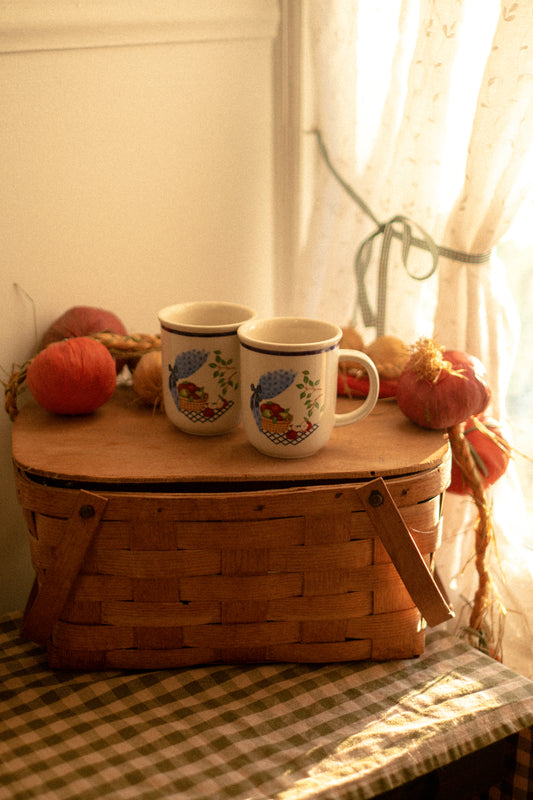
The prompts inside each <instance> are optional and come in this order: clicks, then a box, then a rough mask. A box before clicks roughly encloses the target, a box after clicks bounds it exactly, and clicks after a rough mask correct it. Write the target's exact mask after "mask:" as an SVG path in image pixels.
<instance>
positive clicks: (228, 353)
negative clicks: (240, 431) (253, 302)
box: [158, 300, 255, 436]
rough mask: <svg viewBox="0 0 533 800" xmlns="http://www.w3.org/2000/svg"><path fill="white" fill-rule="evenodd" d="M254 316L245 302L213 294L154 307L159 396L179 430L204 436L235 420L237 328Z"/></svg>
mask: <svg viewBox="0 0 533 800" xmlns="http://www.w3.org/2000/svg"><path fill="white" fill-rule="evenodd" d="M254 316H255V311H254V310H253V309H251V308H249V307H248V306H243V305H239V304H237V303H224V302H219V301H216V300H206V301H199V302H191V303H182V304H180V305H174V306H168V307H167V308H163V309H162V310H161V311H159V313H158V318H159V324H160V327H161V360H162V369H163V402H164V406H165V412H166V414H167V416H168V417H169V419H170V420H171V421H172V422H173V423H174V425H176V427H178V428H180V429H181V430H182V431H185V432H186V433H194V434H199V435H203V436H209V435H213V434H219V433H226V432H227V431H229V430H231V429H232V428H235V427H236V426H237V425H238V424H239V422H240V417H241V403H240V392H239V383H240V367H239V341H238V339H237V328H238V327H239V325H241V324H242V323H243V322H244V321H245V320H249V319H251V318H252V317H254Z"/></svg>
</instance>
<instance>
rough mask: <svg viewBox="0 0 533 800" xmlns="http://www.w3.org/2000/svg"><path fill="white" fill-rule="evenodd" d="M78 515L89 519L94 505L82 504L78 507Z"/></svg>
mask: <svg viewBox="0 0 533 800" xmlns="http://www.w3.org/2000/svg"><path fill="white" fill-rule="evenodd" d="M80 517H81V518H82V519H90V518H91V517H94V506H82V507H81V508H80Z"/></svg>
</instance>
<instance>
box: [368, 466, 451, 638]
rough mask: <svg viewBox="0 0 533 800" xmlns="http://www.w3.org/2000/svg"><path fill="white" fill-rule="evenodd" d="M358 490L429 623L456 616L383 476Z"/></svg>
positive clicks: (400, 573)
mask: <svg viewBox="0 0 533 800" xmlns="http://www.w3.org/2000/svg"><path fill="white" fill-rule="evenodd" d="M356 491H357V493H358V495H359V497H360V500H361V502H362V503H363V506H364V508H365V511H366V512H367V514H368V516H369V518H370V521H371V523H372V525H373V526H374V528H375V530H376V533H377V534H378V536H379V537H380V539H381V541H382V542H383V546H384V547H385V549H386V551H387V553H388V554H389V556H390V559H391V561H392V563H393V564H394V566H395V567H396V569H397V570H398V573H399V575H400V577H401V579H402V580H403V582H404V585H405V588H406V589H407V591H408V592H409V594H410V595H411V599H412V600H413V602H414V603H415V605H416V606H417V607H418V608H419V610H420V613H421V614H422V616H423V617H424V619H425V620H426V622H427V624H428V625H430V626H431V627H433V626H434V625H439V624H440V623H441V622H445V621H446V620H447V619H452V618H453V617H454V616H455V615H454V613H453V611H452V610H451V608H450V606H449V605H448V603H447V602H446V599H445V598H444V596H443V594H442V592H441V590H440V589H439V587H438V585H437V583H436V581H435V578H434V577H433V575H432V573H431V571H430V569H429V567H428V565H427V564H426V562H425V561H424V559H423V557H422V555H421V553H420V550H419V549H418V547H417V545H416V542H415V540H414V539H413V537H412V536H411V532H410V531H409V528H408V527H407V525H406V524H405V522H404V521H403V518H402V516H401V514H400V512H399V511H398V508H397V506H396V503H395V502H394V500H393V498H392V496H391V494H390V492H389V490H388V488H387V486H386V484H385V481H384V480H383V478H376V480H373V481H369V482H368V483H365V484H364V485H363V486H361V487H360V488H357V489H356Z"/></svg>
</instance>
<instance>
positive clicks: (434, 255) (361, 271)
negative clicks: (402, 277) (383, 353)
mask: <svg viewBox="0 0 533 800" xmlns="http://www.w3.org/2000/svg"><path fill="white" fill-rule="evenodd" d="M395 225H397V226H399V229H398V227H395ZM413 225H416V223H415V222H413V221H412V220H410V219H409V218H408V217H404V216H402V215H401V214H398V215H397V216H395V217H392V218H391V219H390V220H388V222H385V223H383V224H381V225H379V226H378V228H377V229H376V230H375V231H374V232H373V233H371V234H370V236H367V238H366V239H365V240H364V241H363V243H362V244H361V246H360V247H359V249H358V250H357V253H356V255H355V277H356V282H357V302H358V305H359V308H360V309H361V314H362V317H363V322H364V324H365V327H366V328H373V327H375V328H376V335H377V336H383V334H384V333H385V314H386V305H387V277H388V269H389V258H390V250H391V244H392V240H393V239H394V238H397V239H400V241H401V243H402V256H401V257H402V264H403V266H404V268H405V271H406V272H407V274H408V275H409V277H410V278H413V279H414V280H417V281H425V280H427V279H428V278H430V277H431V276H432V275H433V273H434V272H435V270H436V269H437V265H438V263H439V248H438V247H437V245H436V244H435V242H434V241H433V239H432V238H431V236H430V235H429V234H428V233H426V231H425V230H423V228H421V227H420V226H419V225H416V227H417V228H418V230H419V231H420V233H421V234H422V237H423V238H422V239H419V238H417V237H414V236H413V232H412V228H411V226H413ZM378 236H381V237H382V238H381V250H380V254H379V262H378V290H377V301H376V311H373V310H372V307H371V305H370V302H369V299H368V293H367V291H366V282H365V281H366V274H367V272H368V268H369V267H370V264H371V261H372V251H373V244H374V241H375V239H376V238H377V237H378ZM411 247H423V248H424V249H425V250H429V252H430V254H431V267H430V269H429V270H428V271H427V272H425V273H424V274H423V275H415V274H414V273H412V272H410V271H409V252H410V250H411ZM356 308H357V306H356ZM354 321H355V320H354Z"/></svg>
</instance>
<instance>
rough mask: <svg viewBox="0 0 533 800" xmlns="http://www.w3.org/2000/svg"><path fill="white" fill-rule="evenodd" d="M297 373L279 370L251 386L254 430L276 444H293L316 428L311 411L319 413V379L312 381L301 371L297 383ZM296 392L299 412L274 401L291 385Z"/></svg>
mask: <svg viewBox="0 0 533 800" xmlns="http://www.w3.org/2000/svg"><path fill="white" fill-rule="evenodd" d="M296 378H297V373H296V372H294V371H293V370H285V369H279V370H274V371H273V372H266V373H265V374H264V375H261V377H260V378H259V381H258V383H257V386H255V385H254V384H251V386H250V389H251V391H252V394H251V397H250V408H251V410H252V414H253V416H254V419H255V422H256V424H257V427H258V428H259V430H260V431H261V433H263V434H264V435H265V436H266V437H267V438H269V439H270V440H271V441H273V442H276V443H277V444H284V445H291V444H292V445H296V444H299V443H300V442H302V441H303V440H304V439H306V438H307V437H308V436H310V435H311V434H312V433H313V431H315V430H316V429H317V428H318V424H316V423H314V422H313V420H312V417H313V412H315V411H316V412H318V413H320V411H321V400H322V396H323V390H322V387H321V386H320V379H316V380H313V379H312V378H311V376H310V374H309V370H303V372H302V373H301V375H300V379H299V381H298V383H296V384H294V382H295V381H296ZM293 384H294V385H295V388H296V389H298V390H299V396H298V400H299V408H300V413H298V412H296V411H293V410H291V408H290V407H286V406H285V405H284V404H283V403H282V402H276V400H275V398H276V397H279V398H280V400H282V398H281V397H280V395H281V394H282V393H283V392H284V391H285V390H286V389H288V388H289V387H290V386H292V385H293Z"/></svg>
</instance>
